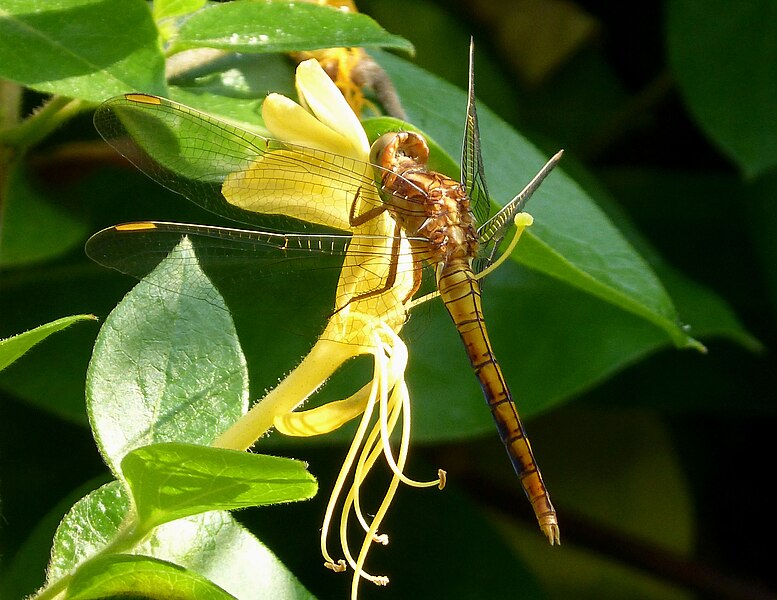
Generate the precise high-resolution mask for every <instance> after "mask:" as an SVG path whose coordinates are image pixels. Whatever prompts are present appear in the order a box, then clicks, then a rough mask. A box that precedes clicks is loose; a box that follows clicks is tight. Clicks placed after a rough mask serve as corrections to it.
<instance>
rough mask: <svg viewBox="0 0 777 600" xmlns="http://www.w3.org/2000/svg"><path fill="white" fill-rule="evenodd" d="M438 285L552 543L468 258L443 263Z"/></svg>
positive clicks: (535, 472) (548, 510) (543, 493)
mask: <svg viewBox="0 0 777 600" xmlns="http://www.w3.org/2000/svg"><path fill="white" fill-rule="evenodd" d="M437 285H438V289H439V291H440V296H441V297H442V300H443V302H444V304H445V308H446V309H447V310H448V313H449V314H450V315H451V318H452V319H453V322H454V323H455V325H456V329H457V330H458V331H459V335H460V336H461V340H462V342H464V347H465V348H466V351H467V355H468V356H469V360H470V363H471V364H472V368H473V369H474V370H475V374H476V375H477V378H478V381H479V382H480V386H481V388H482V389H483V394H484V396H485V398H486V403H487V404H488V407H489V409H490V410H491V415H492V416H493V418H494V421H495V422H496V426H497V429H498V430H499V436H500V437H501V438H502V443H503V444H504V446H505V449H506V450H507V454H508V456H509V457H510V462H512V464H513V468H514V469H515V472H516V474H517V475H518V478H519V479H520V481H521V486H522V487H523V489H524V491H525V492H526V496H527V497H528V498H529V501H530V502H531V505H532V509H533V510H534V514H535V515H536V516H537V520H538V522H539V524H540V528H541V529H542V531H543V532H544V533H545V535H546V536H547V537H548V540H549V541H550V543H551V544H556V543H559V542H560V538H559V528H558V520H557V518H556V511H555V509H554V508H553V504H551V501H550V495H549V494H548V491H547V488H546V487H545V483H544V482H543V480H542V475H541V474H540V470H539V468H538V467H537V463H536V461H535V459H534V453H533V452H532V448H531V444H529V440H528V438H527V437H526V431H525V429H524V427H523V424H522V423H521V419H520V417H519V416H518V411H517V410H516V408H515V404H514V403H513V399H512V395H511V394H510V389H509V388H508V387H507V382H506V381H505V378H504V375H503V374H502V369H501V368H500V367H499V363H498V362H497V361H496V357H495V356H494V352H493V349H492V347H491V342H490V341H489V339H488V332H487V331H486V325H485V321H484V319H483V309H482V303H481V300H480V284H479V283H478V281H477V279H476V278H475V275H474V273H473V272H472V269H471V268H470V265H469V262H468V261H467V260H466V259H461V260H451V261H448V262H447V263H444V264H443V266H442V268H441V270H440V273H439V277H438V282H437Z"/></svg>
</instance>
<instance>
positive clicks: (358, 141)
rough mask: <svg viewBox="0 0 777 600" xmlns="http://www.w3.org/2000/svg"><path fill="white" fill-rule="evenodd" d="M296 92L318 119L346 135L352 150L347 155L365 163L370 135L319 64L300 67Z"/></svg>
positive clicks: (314, 61) (301, 64) (308, 62)
mask: <svg viewBox="0 0 777 600" xmlns="http://www.w3.org/2000/svg"><path fill="white" fill-rule="evenodd" d="M296 82H297V91H298V92H299V94H300V97H301V98H302V99H303V100H304V102H305V104H306V105H307V106H308V107H309V108H310V110H311V111H313V114H314V115H316V117H317V118H318V119H319V121H321V122H322V123H324V124H325V125H327V126H328V127H330V128H331V129H333V130H334V131H338V132H340V133H341V134H343V135H344V136H345V137H346V138H347V139H348V141H349V143H350V144H351V147H352V151H351V153H350V154H348V156H353V157H354V158H361V159H362V160H366V159H367V157H368V156H369V153H370V144H369V142H368V141H367V134H366V133H364V128H363V127H362V125H361V123H360V122H359V119H358V117H357V116H356V115H355V114H354V112H353V110H352V109H351V107H350V106H348V102H346V100H345V98H344V97H343V94H342V93H341V92H340V90H339V89H337V86H336V85H335V84H334V82H333V81H332V80H331V79H330V78H329V75H327V74H326V72H325V71H324V69H322V68H321V65H320V64H318V61H316V60H314V59H309V60H306V61H304V62H301V63H300V64H299V65H298V66H297V79H296Z"/></svg>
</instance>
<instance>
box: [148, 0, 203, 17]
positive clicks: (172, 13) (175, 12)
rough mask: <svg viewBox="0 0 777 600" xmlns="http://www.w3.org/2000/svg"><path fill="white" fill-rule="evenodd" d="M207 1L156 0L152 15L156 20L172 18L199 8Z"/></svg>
mask: <svg viewBox="0 0 777 600" xmlns="http://www.w3.org/2000/svg"><path fill="white" fill-rule="evenodd" d="M206 2H207V0H154V5H153V7H152V15H153V16H154V21H156V22H159V21H161V20H163V19H172V18H173V17H180V16H183V15H188V14H189V13H192V12H194V11H195V10H199V9H201V8H202V7H203V6H205V4H206Z"/></svg>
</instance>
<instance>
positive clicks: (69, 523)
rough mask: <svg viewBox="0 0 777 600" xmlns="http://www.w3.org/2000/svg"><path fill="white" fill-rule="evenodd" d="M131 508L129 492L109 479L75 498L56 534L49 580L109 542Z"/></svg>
mask: <svg viewBox="0 0 777 600" xmlns="http://www.w3.org/2000/svg"><path fill="white" fill-rule="evenodd" d="M129 508H130V500H129V496H128V495H127V493H126V492H125V491H124V487H123V486H122V485H121V484H120V483H119V482H118V481H112V482H110V483H107V484H105V485H103V486H101V487H99V488H97V489H96V490H94V491H93V492H91V493H90V494H88V495H86V496H84V497H83V498H81V499H80V500H79V501H78V502H76V503H75V504H74V505H73V507H72V508H71V509H70V510H69V511H68V513H67V514H66V515H65V517H64V518H63V519H62V522H61V523H60V524H59V527H57V532H56V533H55V534H54V542H53V545H52V547H51V560H50V561H49V567H48V569H47V577H46V580H47V583H48V584H52V583H54V582H56V581H58V580H60V579H62V578H63V577H66V576H67V575H68V574H69V573H71V572H72V571H73V570H75V569H76V568H77V567H78V566H79V565H80V564H81V563H83V562H84V561H86V560H88V559H90V558H91V557H93V556H94V555H95V554H97V553H98V552H101V551H102V550H103V549H104V548H105V547H106V546H108V544H110V543H111V541H112V540H113V539H115V537H116V535H117V533H118V531H119V528H120V526H121V523H122V522H123V521H124V518H125V517H126V516H127V513H128V511H129Z"/></svg>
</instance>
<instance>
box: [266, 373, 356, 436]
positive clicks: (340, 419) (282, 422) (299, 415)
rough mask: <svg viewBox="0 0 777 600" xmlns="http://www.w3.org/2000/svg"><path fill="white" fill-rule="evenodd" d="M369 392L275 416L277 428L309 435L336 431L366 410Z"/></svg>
mask: <svg viewBox="0 0 777 600" xmlns="http://www.w3.org/2000/svg"><path fill="white" fill-rule="evenodd" d="M366 390H367V393H363V394H362V393H358V392H357V393H356V394H354V395H353V396H351V397H350V398H348V399H346V400H338V401H337V402H328V403H327V404H324V405H323V406H319V407H318V408H311V409H310V410H303V411H299V412H292V413H288V414H285V415H281V416H279V417H275V420H274V421H273V424H274V425H275V428H276V429H277V430H278V431H279V432H281V433H282V434H284V435H290V436H297V437H308V436H312V435H322V434H324V433H329V432H330V431H334V430H335V429H337V428H338V427H340V426H342V425H344V424H345V423H347V422H348V421H350V420H351V419H354V418H356V417H358V416H359V415H360V414H362V413H363V412H364V408H365V407H366V406H367V400H368V399H369V385H368V386H366Z"/></svg>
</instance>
